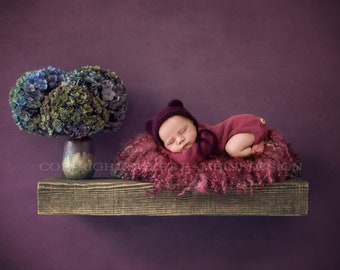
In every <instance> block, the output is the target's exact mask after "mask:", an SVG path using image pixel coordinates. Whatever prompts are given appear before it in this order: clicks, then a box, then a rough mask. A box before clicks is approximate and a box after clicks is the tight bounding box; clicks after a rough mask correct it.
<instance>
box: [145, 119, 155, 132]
mask: <svg viewBox="0 0 340 270" xmlns="http://www.w3.org/2000/svg"><path fill="white" fill-rule="evenodd" d="M152 126H153V121H152V120H149V121H147V122H146V123H145V130H146V132H147V133H149V134H150V135H152Z"/></svg>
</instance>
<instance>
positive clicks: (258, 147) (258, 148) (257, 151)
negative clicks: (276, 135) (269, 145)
mask: <svg viewBox="0 0 340 270" xmlns="http://www.w3.org/2000/svg"><path fill="white" fill-rule="evenodd" d="M263 151H264V141H262V142H260V143H258V144H254V145H253V146H252V147H251V153H252V154H253V155H254V156H259V155H261V154H262V153H263Z"/></svg>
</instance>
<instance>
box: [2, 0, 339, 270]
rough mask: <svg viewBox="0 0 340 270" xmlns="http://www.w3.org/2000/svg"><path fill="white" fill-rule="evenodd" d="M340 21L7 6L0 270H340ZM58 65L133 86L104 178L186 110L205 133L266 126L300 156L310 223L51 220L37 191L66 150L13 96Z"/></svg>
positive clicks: (190, 1) (285, 10)
mask: <svg viewBox="0 0 340 270" xmlns="http://www.w3.org/2000/svg"><path fill="white" fill-rule="evenodd" d="M339 14H340V5H339V1H328V0H320V1H307V0H300V1H293V0H292V1H272V0H267V1H266V0H265V1H237V0H234V1H223V0H221V1H215V0H207V1H194V0H187V1H184V0H176V1H169V0H164V1H157V0H155V1H130V0H122V1H109V0H106V1H104V0H101V1H99V0H98V1H53V2H52V1H43V0H41V1H37V0H35V1H33V0H31V1H25V0H22V1H18V0H5V1H4V0H2V1H1V4H0V38H1V42H0V57H1V58H0V63H1V67H0V69H1V72H0V77H1V97H0V100H1V106H0V112H1V122H0V125H1V152H2V155H1V156H0V157H1V170H0V173H1V180H0V181H1V187H0V211H1V216H0V268H1V269H15V270H19V269H25V270H26V269H34V270H45V269H49V270H54V269H58V270H63V269H82V270H89V269H99V270H100V269H129V270H130V269H147V270H152V269H195V270H197V269H214V268H216V269H262V270H264V269H276V270H279V269H339V268H338V267H339V266H340V263H339V259H338V255H339V239H340V237H339V225H340V223H339V199H338V198H339V188H340V182H339V180H340V178H339V170H338V167H339V166H338V162H339V160H340V159H339V149H338V147H339V139H338V138H337V137H338V136H339V131H340V127H339V116H340V115H339V114H340V108H339V107H340V93H339V90H340V88H339V87H340V79H339V71H340V66H339V64H340V61H339V59H340V58H339V57H340V46H339V45H340V44H339V41H340V39H339V29H340V28H339V26H340V25H339V22H340V19H339ZM49 65H52V66H55V67H58V68H61V69H64V70H67V71H70V70H73V69H76V68H79V67H80V66H82V65H100V66H101V67H103V68H105V69H110V70H112V71H115V72H117V74H118V75H119V76H120V77H121V78H122V79H123V80H124V82H125V85H126V87H127V91H128V95H129V109H128V115H127V118H126V120H125V121H124V125H123V127H122V128H121V129H120V130H119V131H118V132H117V133H114V134H109V133H100V134H97V135H95V136H93V138H94V139H95V141H96V147H97V161H98V162H99V163H100V164H102V165H103V166H102V169H101V170H100V171H98V172H97V176H102V175H103V176H108V175H109V174H110V170H109V169H110V162H111V160H112V159H113V157H114V155H116V153H117V151H118V150H119V149H120V148H121V146H122V144H123V143H124V142H125V141H126V140H127V139H129V138H132V137H134V136H135V135H136V134H137V133H140V132H143V126H144V122H145V120H146V119H148V118H149V117H150V116H151V115H152V114H153V113H155V112H156V111H157V110H158V109H160V108H162V107H163V106H164V105H165V104H166V103H167V102H168V101H169V100H170V99H172V98H175V97H176V98H180V99H182V100H183V102H184V103H185V105H186V106H187V107H188V108H189V109H190V110H191V111H192V113H193V114H194V115H196V117H197V118H198V119H199V120H200V121H201V122H206V123H210V124H214V123H217V122H218V121H220V120H222V119H224V118H226V117H227V116H230V115H232V114H237V113H255V114H258V115H261V116H263V117H265V118H266V120H267V122H268V123H269V124H270V126H271V127H275V128H276V129H278V130H279V131H280V132H281V133H282V134H284V135H285V136H286V137H287V138H288V139H289V141H290V142H291V143H292V144H293V146H294V147H295V149H296V151H297V152H298V153H299V155H300V158H301V162H302V178H304V179H306V180H308V181H309V182H310V184H311V187H310V214H309V215H308V216H306V217H87V216H39V215H37V203H36V200H37V195H36V186H37V182H38V181H40V180H43V179H46V178H49V177H55V176H60V175H61V171H60V170H59V167H60V160H61V155H62V148H63V143H64V139H63V138H62V139H55V138H43V137H38V136H34V135H31V134H28V133H26V132H22V131H19V129H18V128H17V127H16V125H15V123H14V121H13V120H12V119H11V112H10V108H9V105H8V94H9V90H10V89H11V87H12V86H13V85H14V84H15V81H16V80H17V79H18V78H19V77H20V76H21V75H22V74H23V73H24V72H25V71H29V70H35V69H39V68H44V67H47V66H49ZM43 163H48V164H51V166H49V167H47V168H46V167H43V166H42V165H41V164H43Z"/></svg>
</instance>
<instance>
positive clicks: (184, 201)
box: [38, 178, 309, 216]
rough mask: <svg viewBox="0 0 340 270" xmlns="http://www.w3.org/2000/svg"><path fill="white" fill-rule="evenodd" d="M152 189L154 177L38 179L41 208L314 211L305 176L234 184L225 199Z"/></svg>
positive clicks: (160, 212) (58, 211)
mask: <svg viewBox="0 0 340 270" xmlns="http://www.w3.org/2000/svg"><path fill="white" fill-rule="evenodd" d="M151 190H152V184H151V183H146V182H136V181H131V180H117V179H91V180H66V179H62V178H53V179H47V180H44V181H40V182H39V183H38V214H40V215H93V216H131V215H143V216H144V215H147V216H189V215H246V216H301V215H307V214H308V211H309V208H308V205H309V204H308V196H309V195H308V193H309V184H308V182H307V181H304V180H302V179H289V180H286V181H284V182H282V183H276V184H273V185H270V186H266V187H263V188H262V187H258V186H256V187H255V188H254V192H253V193H252V194H245V195H244V194H238V193H236V192H235V190H230V191H229V193H228V194H226V195H223V196H222V198H221V199H220V200H218V199H217V196H216V194H214V193H209V194H206V195H204V194H197V193H189V194H187V195H185V196H183V197H181V198H180V199H177V200H175V196H176V194H177V193H176V192H163V193H161V194H160V195H159V196H156V197H155V198H150V197H149V195H148V192H149V191H151Z"/></svg>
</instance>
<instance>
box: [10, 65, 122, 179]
mask: <svg viewBox="0 0 340 270" xmlns="http://www.w3.org/2000/svg"><path fill="white" fill-rule="evenodd" d="M9 103H10V107H11V110H12V115H13V118H14V120H15V122H16V124H17V126H18V127H19V129H21V130H24V131H27V132H29V133H32V134H36V135H42V136H53V137H61V136H65V137H67V138H68V141H67V142H66V143H65V147H64V155H63V166H62V167H63V171H64V174H65V176H66V177H67V178H69V179H83V178H91V177H92V176H93V174H94V168H93V165H94V153H93V146H92V140H91V139H90V138H89V137H88V136H90V135H92V134H95V133H97V132H99V131H101V130H104V131H117V130H118V129H119V127H120V126H121V122H122V120H123V119H124V118H125V114H126V109H127V101H126V92H125V87H124V84H123V82H122V80H121V79H120V78H119V77H118V76H117V74H116V73H114V72H111V71H109V70H104V69H101V68H100V67H98V66H84V67H82V68H80V69H77V70H74V71H71V72H65V71H62V70H59V69H57V68H54V67H48V68H46V69H39V70H35V71H29V72H25V73H24V74H23V75H22V76H21V77H20V78H19V79H18V80H17V82H16V84H15V86H14V87H13V88H12V89H11V91H10V98H9Z"/></svg>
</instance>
